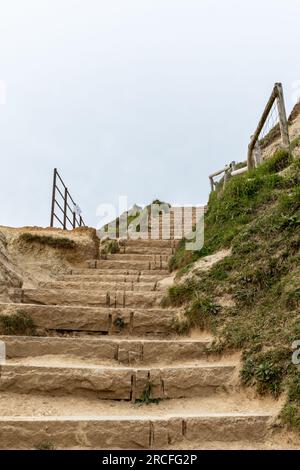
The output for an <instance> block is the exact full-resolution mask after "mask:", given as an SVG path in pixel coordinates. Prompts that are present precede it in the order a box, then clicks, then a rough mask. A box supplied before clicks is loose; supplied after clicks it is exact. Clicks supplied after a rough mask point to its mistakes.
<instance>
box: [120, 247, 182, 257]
mask: <svg viewBox="0 0 300 470" xmlns="http://www.w3.org/2000/svg"><path fill="white" fill-rule="evenodd" d="M174 250H175V248H172V247H169V248H160V247H154V246H153V247H149V248H147V247H140V246H126V245H124V246H121V247H120V252H121V253H122V252H123V253H126V254H131V255H135V254H136V255H138V254H144V253H145V254H147V255H165V256H172V254H173V253H174Z"/></svg>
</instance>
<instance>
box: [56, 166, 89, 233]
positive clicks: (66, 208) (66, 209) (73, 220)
mask: <svg viewBox="0 0 300 470" xmlns="http://www.w3.org/2000/svg"><path fill="white" fill-rule="evenodd" d="M57 180H59V182H60V183H61V186H62V191H61V189H60V188H59V186H58V185H57ZM57 193H58V194H59V195H60V196H61V198H62V200H63V207H62V206H61V204H60V203H59V202H58V201H57V199H56V194H57ZM68 199H70V200H71V202H72V203H73V206H74V207H73V208H72V207H71V206H70V204H69V202H68ZM75 206H76V203H75V201H74V199H73V198H72V196H71V194H70V193H69V190H68V188H67V187H66V185H65V183H64V181H63V179H62V177H61V176H60V174H59V173H58V171H57V168H54V170H53V187H52V202H51V216H50V227H53V226H54V219H56V220H57V221H58V222H59V224H60V225H61V226H62V227H63V229H64V230H66V229H67V223H68V222H69V224H70V225H71V227H72V228H76V226H78V227H82V226H83V227H85V223H84V221H83V219H82V217H81V215H79V214H76V211H75ZM57 207H58V208H59V210H60V212H61V213H62V214H63V220H61V219H60V218H59V217H58V215H57V214H56V212H55V210H56V208H57ZM70 214H72V215H70ZM77 215H79V220H78V219H77Z"/></svg>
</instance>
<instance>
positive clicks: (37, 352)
mask: <svg viewBox="0 0 300 470" xmlns="http://www.w3.org/2000/svg"><path fill="white" fill-rule="evenodd" d="M0 340H1V341H4V342H5V345H6V357H7V358H8V359H22V358H28V357H31V358H39V356H47V358H45V360H49V361H50V358H49V356H52V360H55V361H56V362H57V361H58V362H59V361H61V362H62V363H63V361H66V358H68V357H69V358H70V360H71V359H72V360H73V361H74V360H75V359H76V358H77V359H81V360H83V361H85V362H87V363H88V362H93V363H94V364H100V363H101V361H102V362H103V361H105V363H106V362H107V363H110V362H111V363H115V364H123V365H128V364H150V363H151V364H156V363H160V364H162V363H169V364H172V365H173V364H174V363H176V362H180V363H184V362H185V361H186V362H187V361H196V360H200V359H203V358H205V357H206V356H205V352H206V350H207V347H208V346H209V345H210V341H203V340H179V339H173V340H154V339H149V340H146V339H144V340H137V339H131V340H128V339H121V338H119V337H116V338H111V337H106V338H99V339H98V338H96V339H95V338H84V339H83V338H62V337H53V336H48V337H36V336H33V337H32V336H0ZM41 359H43V358H41Z"/></svg>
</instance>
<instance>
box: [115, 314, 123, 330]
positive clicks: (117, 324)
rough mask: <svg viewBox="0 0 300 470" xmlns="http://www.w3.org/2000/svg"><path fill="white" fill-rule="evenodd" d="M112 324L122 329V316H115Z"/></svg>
mask: <svg viewBox="0 0 300 470" xmlns="http://www.w3.org/2000/svg"><path fill="white" fill-rule="evenodd" d="M114 326H115V327H116V328H119V330H122V329H123V328H124V327H125V320H124V318H123V317H117V318H115V319H114Z"/></svg>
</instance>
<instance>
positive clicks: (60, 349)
mask: <svg viewBox="0 0 300 470" xmlns="http://www.w3.org/2000/svg"><path fill="white" fill-rule="evenodd" d="M174 247H175V241H174V240H134V241H133V240H128V241H123V244H122V247H121V252H120V253H117V254H111V255H107V259H99V260H94V261H90V262H88V263H87V267H86V268H82V269H74V270H73V271H72V272H70V273H69V274H64V275H60V276H57V279H56V280H55V281H53V282H51V283H40V286H39V288H36V289H23V290H22V291H20V292H19V293H18V295H17V297H16V299H15V303H11V304H1V305H0V314H1V313H2V314H3V313H6V314H7V313H14V312H17V311H19V312H20V311H21V312H24V313H27V314H29V315H30V316H31V318H32V319H33V321H34V323H35V325H36V327H37V332H38V334H39V336H26V337H25V336H23V337H22V336H2V337H0V339H1V340H2V341H5V343H6V350H7V361H6V364H3V365H1V376H0V448H1V449H16V448H17V449H32V448H43V447H45V446H49V445H51V446H53V447H55V448H58V449H61V448H64V449H151V448H154V449H155V448H156V449H157V448H160V449H162V448H165V449H172V448H173V449H180V448H187V449H201V448H216V449H217V448H234V447H236V446H240V447H243V448H246V447H247V448H248V447H249V448H260V447H263V446H264V442H265V440H266V438H267V436H268V433H269V428H270V424H271V422H272V420H273V418H274V416H275V415H276V412H277V409H275V408H274V404H273V402H272V401H268V400H267V399H266V400H264V401H261V400H258V399H256V398H249V397H247V395H246V394H245V393H244V392H243V391H241V390H239V387H238V385H237V384H238V381H237V375H238V359H237V358H236V356H234V357H228V358H223V359H216V358H211V357H210V356H208V355H207V352H206V350H207V347H208V346H209V345H210V338H207V337H205V336H203V335H202V336H201V335H199V336H198V337H197V336H194V337H193V336H191V337H178V336H176V335H175V334H174V331H173V330H172V327H171V325H172V321H173V319H174V316H175V315H176V313H177V311H176V310H175V309H171V308H169V309H163V308H162V307H161V305H160V302H161V298H162V296H163V291H161V290H158V289H157V283H158V282H159V281H160V280H161V279H163V278H165V277H166V276H168V270H167V265H168V258H169V257H170V255H171V254H172V252H173V250H174Z"/></svg>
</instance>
